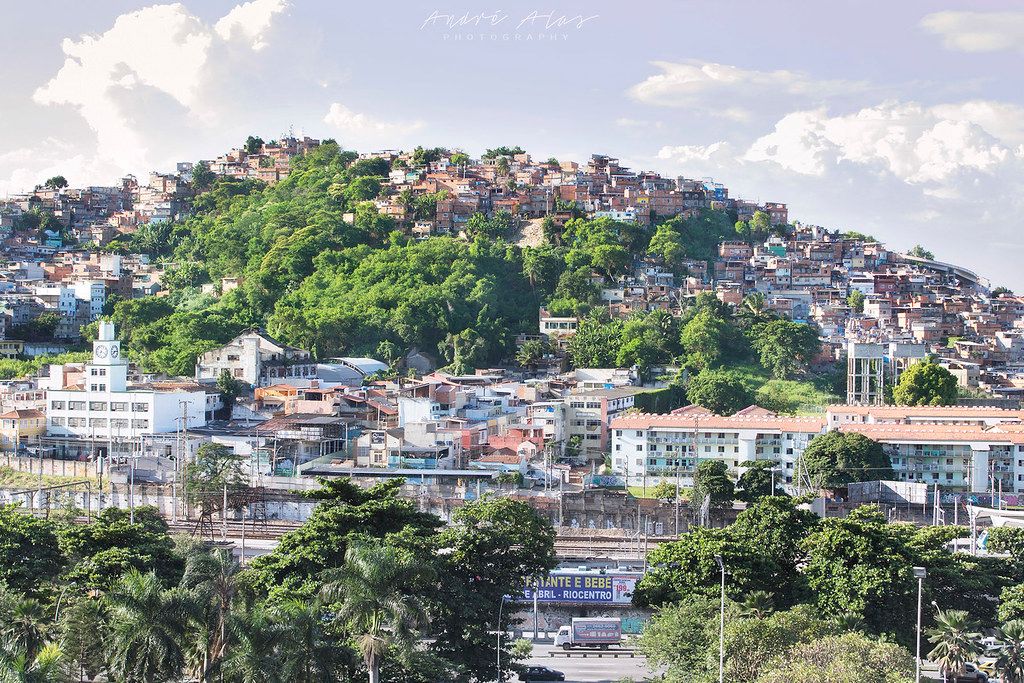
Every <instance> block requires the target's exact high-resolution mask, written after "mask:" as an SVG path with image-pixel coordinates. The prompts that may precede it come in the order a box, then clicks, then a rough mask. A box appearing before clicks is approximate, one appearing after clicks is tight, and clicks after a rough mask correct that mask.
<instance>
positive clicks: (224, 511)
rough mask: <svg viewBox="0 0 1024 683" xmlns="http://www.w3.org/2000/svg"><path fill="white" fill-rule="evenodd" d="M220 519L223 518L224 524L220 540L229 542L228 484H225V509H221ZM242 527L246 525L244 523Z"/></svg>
mask: <svg viewBox="0 0 1024 683" xmlns="http://www.w3.org/2000/svg"><path fill="white" fill-rule="evenodd" d="M220 517H221V524H222V527H221V532H220V540H222V541H226V540H228V485H227V484H224V507H223V508H222V509H221V515H220ZM242 525H243V526H244V525H245V522H244V521H243V522H242Z"/></svg>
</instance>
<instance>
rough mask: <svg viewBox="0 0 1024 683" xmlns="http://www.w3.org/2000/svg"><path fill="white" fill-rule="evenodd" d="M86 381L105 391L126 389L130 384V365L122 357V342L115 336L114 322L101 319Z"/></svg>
mask: <svg viewBox="0 0 1024 683" xmlns="http://www.w3.org/2000/svg"><path fill="white" fill-rule="evenodd" d="M86 383H87V384H88V385H90V386H92V385H97V387H99V386H102V387H103V389H102V390H105V391H124V390H125V389H126V388H127V385H128V365H127V363H125V361H124V358H122V357H121V342H119V341H117V339H115V338H114V323H112V322H108V321H106V320H101V321H99V330H98V334H97V336H96V341H94V342H93V343H92V363H91V364H90V365H89V367H88V368H87V370H86Z"/></svg>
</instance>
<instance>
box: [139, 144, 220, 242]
mask: <svg viewBox="0 0 1024 683" xmlns="http://www.w3.org/2000/svg"><path fill="white" fill-rule="evenodd" d="M216 177H217V176H216V175H215V174H214V172H213V171H211V170H210V165H209V164H208V163H206V162H205V161H199V162H196V164H195V165H194V166H193V167H192V186H193V187H195V188H196V189H197V190H200V191H201V190H206V189H209V187H210V186H211V185H213V181H214V179H215V178H216ZM147 253H148V252H147Z"/></svg>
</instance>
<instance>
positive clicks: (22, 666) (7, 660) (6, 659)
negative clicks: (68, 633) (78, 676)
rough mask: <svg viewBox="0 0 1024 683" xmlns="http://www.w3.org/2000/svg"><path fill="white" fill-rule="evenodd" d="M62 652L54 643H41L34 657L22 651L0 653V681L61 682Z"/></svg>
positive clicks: (27, 682) (3, 682) (62, 680)
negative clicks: (12, 654)
mask: <svg viewBox="0 0 1024 683" xmlns="http://www.w3.org/2000/svg"><path fill="white" fill-rule="evenodd" d="M67 680H68V678H67V676H66V675H65V673H64V653H63V652H62V651H61V649H60V646H59V645H56V644H54V643H49V644H47V645H43V646H42V647H41V648H39V652H37V653H36V655H35V657H29V656H28V655H27V654H25V653H24V652H21V653H19V654H17V655H14V656H10V655H5V654H0V683H63V682H64V681H67Z"/></svg>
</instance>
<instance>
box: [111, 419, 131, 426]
mask: <svg viewBox="0 0 1024 683" xmlns="http://www.w3.org/2000/svg"><path fill="white" fill-rule="evenodd" d="M110 426H111V427H113V428H115V429H128V420H126V419H124V418H123V417H115V418H113V419H112V420H111V421H110Z"/></svg>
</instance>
